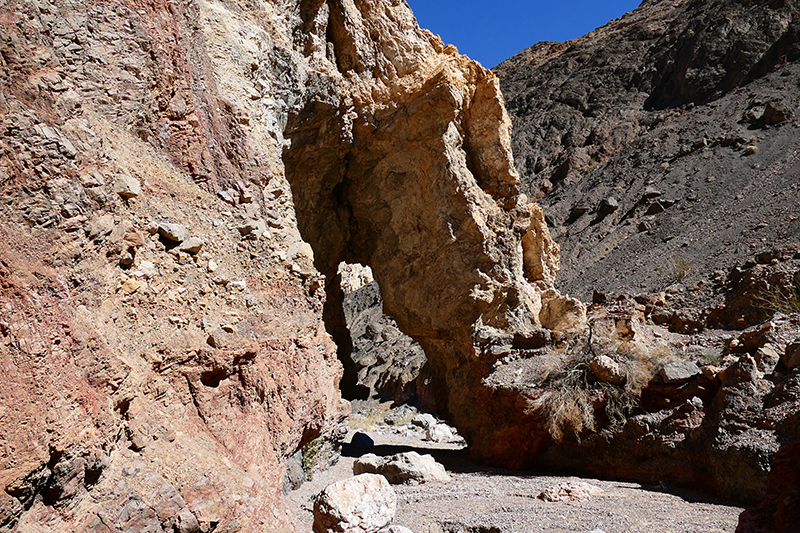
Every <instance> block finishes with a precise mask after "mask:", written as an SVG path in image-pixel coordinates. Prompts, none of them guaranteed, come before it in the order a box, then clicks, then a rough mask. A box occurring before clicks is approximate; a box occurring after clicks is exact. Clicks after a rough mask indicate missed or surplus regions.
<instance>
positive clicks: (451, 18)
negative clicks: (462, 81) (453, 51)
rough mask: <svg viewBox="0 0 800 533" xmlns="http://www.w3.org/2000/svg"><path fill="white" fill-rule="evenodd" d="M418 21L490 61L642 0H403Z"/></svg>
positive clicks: (579, 31)
mask: <svg viewBox="0 0 800 533" xmlns="http://www.w3.org/2000/svg"><path fill="white" fill-rule="evenodd" d="M407 1H408V3H409V5H410V6H411V9H412V10H413V11H414V14H415V15H416V16H417V20H418V21H419V25H420V26H421V27H423V28H427V29H429V30H431V31H432V32H433V33H438V34H439V35H441V36H442V39H443V40H444V42H445V43H446V44H454V45H456V46H457V47H458V51H459V52H461V53H462V54H467V55H468V56H470V57H471V58H472V59H477V60H478V61H480V62H481V63H482V64H483V66H485V67H487V68H491V67H494V66H495V65H497V64H498V63H500V62H501V61H503V60H505V59H508V58H509V57H511V56H513V55H514V54H516V53H517V52H519V51H521V50H524V49H525V48H527V47H529V46H531V45H532V44H535V43H537V42H539V41H567V40H569V39H574V38H575V37H580V36H581V35H585V34H587V33H589V32H590V31H592V30H593V29H595V28H597V27H598V26H602V25H603V24H605V23H606V22H608V21H609V20H611V19H615V18H617V17H619V16H621V15H623V14H624V13H627V12H628V11H631V10H633V9H634V8H636V7H638V6H639V3H640V2H641V0H608V1H604V0H407Z"/></svg>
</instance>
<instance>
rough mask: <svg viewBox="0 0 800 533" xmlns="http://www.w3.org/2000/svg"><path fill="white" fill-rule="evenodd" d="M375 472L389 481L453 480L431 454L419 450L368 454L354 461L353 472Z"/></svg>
mask: <svg viewBox="0 0 800 533" xmlns="http://www.w3.org/2000/svg"><path fill="white" fill-rule="evenodd" d="M364 472H367V473H373V474H381V475H383V476H384V477H385V478H386V479H387V480H388V481H389V483H392V484H400V483H407V484H410V485H416V484H419V483H431V482H441V483H447V482H449V481H451V480H452V478H451V477H450V476H449V475H448V473H447V471H446V470H445V469H444V466H442V465H441V464H440V463H437V462H436V460H435V459H434V458H433V456H431V455H427V454H426V455H420V454H418V453H417V452H405V453H398V454H397V455H392V456H390V457H385V458H384V457H378V456H377V455H375V454H371V453H370V454H367V455H364V456H362V457H360V458H359V459H357V460H356V462H355V463H353V473H354V474H361V473H364Z"/></svg>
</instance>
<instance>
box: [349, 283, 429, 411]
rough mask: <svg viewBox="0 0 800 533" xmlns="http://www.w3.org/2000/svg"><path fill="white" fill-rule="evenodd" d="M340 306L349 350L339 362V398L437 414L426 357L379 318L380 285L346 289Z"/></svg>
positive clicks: (391, 323) (391, 324)
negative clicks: (341, 367)
mask: <svg viewBox="0 0 800 533" xmlns="http://www.w3.org/2000/svg"><path fill="white" fill-rule="evenodd" d="M343 305H344V315H345V320H346V321H347V329H348V330H349V331H350V339H351V341H352V346H353V349H352V352H351V354H350V356H349V358H348V359H345V361H343V363H344V367H345V374H344V377H343V380H342V394H343V395H344V396H345V397H346V398H351V399H353V398H362V399H363V398H367V397H377V398H381V399H384V400H394V401H395V402H396V403H398V404H401V403H411V404H414V405H416V406H417V407H420V408H423V409H435V408H436V405H435V401H434V398H433V389H432V386H431V376H430V368H429V367H428V364H427V362H428V359H427V357H426V356H425V352H424V351H423V350H422V347H421V346H420V345H419V343H417V342H416V341H415V340H414V339H412V338H411V337H409V336H408V335H406V334H404V333H403V332H402V331H400V329H399V328H398V327H397V323H396V322H395V321H394V320H393V319H392V318H391V317H389V316H387V315H385V314H383V300H382V299H381V293H380V289H379V287H378V284H377V283H376V282H375V281H371V282H369V283H367V284H365V285H363V286H361V287H358V288H357V289H355V290H346V289H345V290H344V302H343Z"/></svg>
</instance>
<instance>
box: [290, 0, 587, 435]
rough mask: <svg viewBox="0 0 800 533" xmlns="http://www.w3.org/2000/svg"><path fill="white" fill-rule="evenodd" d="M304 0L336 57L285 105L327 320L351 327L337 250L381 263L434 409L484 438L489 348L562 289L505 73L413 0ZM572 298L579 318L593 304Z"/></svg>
mask: <svg viewBox="0 0 800 533" xmlns="http://www.w3.org/2000/svg"><path fill="white" fill-rule="evenodd" d="M307 7H308V8H309V9H311V11H312V12H308V13H306V14H305V15H304V16H305V17H306V19H308V20H315V21H316V26H315V27H316V30H315V31H316V32H317V33H316V34H314V32H311V33H310V34H309V35H308V36H307V37H308V39H309V42H315V43H322V42H325V43H326V44H325V46H324V51H323V50H322V49H323V46H321V45H319V46H318V48H319V54H320V55H322V54H323V53H324V54H325V58H326V59H325V60H323V59H322V57H320V61H319V63H318V65H320V69H319V70H318V71H317V72H314V73H313V74H311V76H312V77H315V78H316V79H314V80H313V81H311V82H310V83H309V84H308V87H309V90H308V92H307V93H306V94H305V97H304V100H303V102H302V105H301V106H300V107H299V108H298V111H297V112H296V113H294V114H292V116H290V118H289V122H288V125H287V128H286V131H285V136H286V138H287V139H288V144H287V148H286V149H285V150H284V157H283V161H284V164H285V168H286V176H287V178H288V180H289V182H290V184H291V187H292V192H293V195H294V203H295V209H296V212H297V218H298V224H299V227H300V231H301V233H302V235H303V238H304V239H305V240H306V241H308V242H309V243H310V244H311V246H312V247H313V249H314V255H315V265H316V267H317V268H318V269H319V270H320V271H321V272H322V273H323V274H325V275H326V278H327V279H328V280H329V281H328V287H327V293H328V302H327V303H326V318H327V319H328V328H329V330H330V331H331V333H332V334H333V335H334V336H337V335H338V334H340V333H341V330H340V326H341V324H342V320H341V311H340V310H337V309H340V307H341V291H340V289H339V287H338V282H337V278H336V269H337V267H338V264H339V262H340V261H347V262H358V263H362V264H365V265H369V266H370V267H371V268H372V270H373V272H374V275H375V278H376V280H377V281H378V283H379V285H380V286H381V289H382V292H383V295H384V306H385V309H386V311H387V313H388V314H391V315H392V316H393V317H394V318H395V319H396V321H397V323H398V325H399V326H400V328H401V329H402V330H403V331H404V332H405V333H407V334H408V335H410V336H411V337H413V338H414V339H416V340H417V341H418V342H419V343H420V344H421V345H422V346H423V348H424V349H425V351H426V353H427V354H428V357H429V361H430V364H431V370H432V372H433V379H434V389H435V391H436V400H437V405H438V408H439V409H440V411H442V412H444V413H446V414H449V415H450V416H451V417H452V419H453V420H454V422H455V423H456V424H457V425H458V427H459V430H461V431H462V432H463V433H464V434H465V436H466V438H467V439H468V440H469V441H471V442H472V443H473V444H474V443H475V442H476V439H475V436H476V435H477V433H478V431H479V429H481V428H486V427H488V426H489V424H487V423H486V420H485V419H486V417H489V416H495V414H496V413H495V414H492V413H490V412H489V409H488V407H486V405H487V401H486V400H487V398H486V397H485V395H486V394H489V393H488V392H487V390H486V389H485V387H484V386H483V385H482V382H481V380H482V379H483V378H484V377H485V376H486V375H487V374H488V371H489V369H490V368H491V365H492V364H493V363H494V361H495V360H496V359H497V353H493V352H491V351H490V350H487V349H485V347H486V346H488V345H489V344H491V342H492V339H493V338H495V337H497V336H498V335H500V336H502V335H513V334H521V335H531V334H532V333H533V332H535V331H537V330H540V329H542V328H543V327H545V326H548V325H552V324H549V323H545V324H542V321H541V318H540V317H545V318H546V319H547V317H549V316H550V315H554V313H549V312H547V311H548V309H550V310H552V309H551V307H552V306H551V304H550V303H549V302H556V301H559V302H560V301H562V300H563V299H562V298H561V297H560V295H558V293H557V292H555V290H554V289H553V286H552V283H553V276H554V275H555V271H556V270H557V268H558V247H557V245H555V244H554V243H552V241H551V240H550V238H549V235H548V233H547V230H546V226H545V225H544V218H543V214H542V212H541V210H540V209H539V208H538V207H537V206H535V205H533V204H529V202H528V201H527V198H526V197H525V196H524V195H520V194H519V192H518V186H519V177H518V175H517V173H516V171H515V169H514V166H513V159H512V157H511V152H510V138H509V135H510V121H509V118H508V116H507V114H506V112H505V108H504V106H503V101H502V96H501V94H500V91H499V86H498V83H497V79H496V78H495V76H494V75H493V74H492V73H491V72H489V71H487V70H485V69H484V68H483V67H481V66H480V65H479V64H477V63H475V62H473V61H471V60H469V59H468V58H466V57H464V56H461V55H459V54H458V53H457V51H456V50H455V48H454V47H452V46H448V47H446V48H445V47H443V46H442V43H441V41H440V40H439V39H438V37H434V36H433V35H431V34H430V33H429V32H426V31H423V30H420V29H419V28H418V27H417V25H416V22H415V21H414V19H413V17H412V16H411V14H410V11H408V9H407V8H405V7H404V6H402V5H401V6H399V7H398V6H393V5H392V4H391V3H389V2H380V3H375V2H361V1H355V2H348V1H330V2H328V3H327V4H322V5H320V4H315V5H314V6H311V5H309V6H307ZM313 7H317V8H318V9H317V11H315V12H314V11H313V9H312V8H313ZM377 8H381V9H383V10H384V11H382V12H377V13H376V12H374V11H376V9H377ZM365 10H367V11H369V10H372V11H373V12H371V13H369V14H368V16H366V15H367V14H365ZM398 35H403V36H405V38H404V39H403V40H398V39H397V36H398ZM376 36H377V38H376ZM379 42H380V43H381V45H380V46H379V45H378V44H376V43H379ZM312 48H313V47H312ZM313 53H314V52H313V51H312V55H313ZM330 58H334V59H335V61H336V66H337V68H336V69H334V68H331V67H330V63H329V61H327V59H330ZM312 64H313V61H312ZM326 65H327V67H326ZM531 220H533V221H534V223H533V224H532V223H531ZM534 263H535V264H534ZM543 295H544V297H545V304H544V306H543V303H542V297H543ZM543 309H544V311H545V312H543ZM571 309H572V310H573V311H575V313H574V316H576V317H577V318H578V320H579V321H580V317H581V316H582V314H583V308H582V306H580V305H579V304H577V303H575V304H574V305H573V306H572V308H571ZM555 314H558V313H555ZM559 316H560V315H559ZM551 322H553V321H552V320H551Z"/></svg>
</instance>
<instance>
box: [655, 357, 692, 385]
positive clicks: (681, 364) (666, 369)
mask: <svg viewBox="0 0 800 533" xmlns="http://www.w3.org/2000/svg"><path fill="white" fill-rule="evenodd" d="M700 373H701V371H700V367H698V366H697V365H696V364H694V363H693V362H691V361H677V362H675V363H668V364H666V365H664V366H663V367H662V368H661V370H660V371H659V372H658V375H659V376H661V379H663V380H664V383H685V382H687V381H689V380H690V379H692V378H694V377H695V376H697V375H698V374H700Z"/></svg>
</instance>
